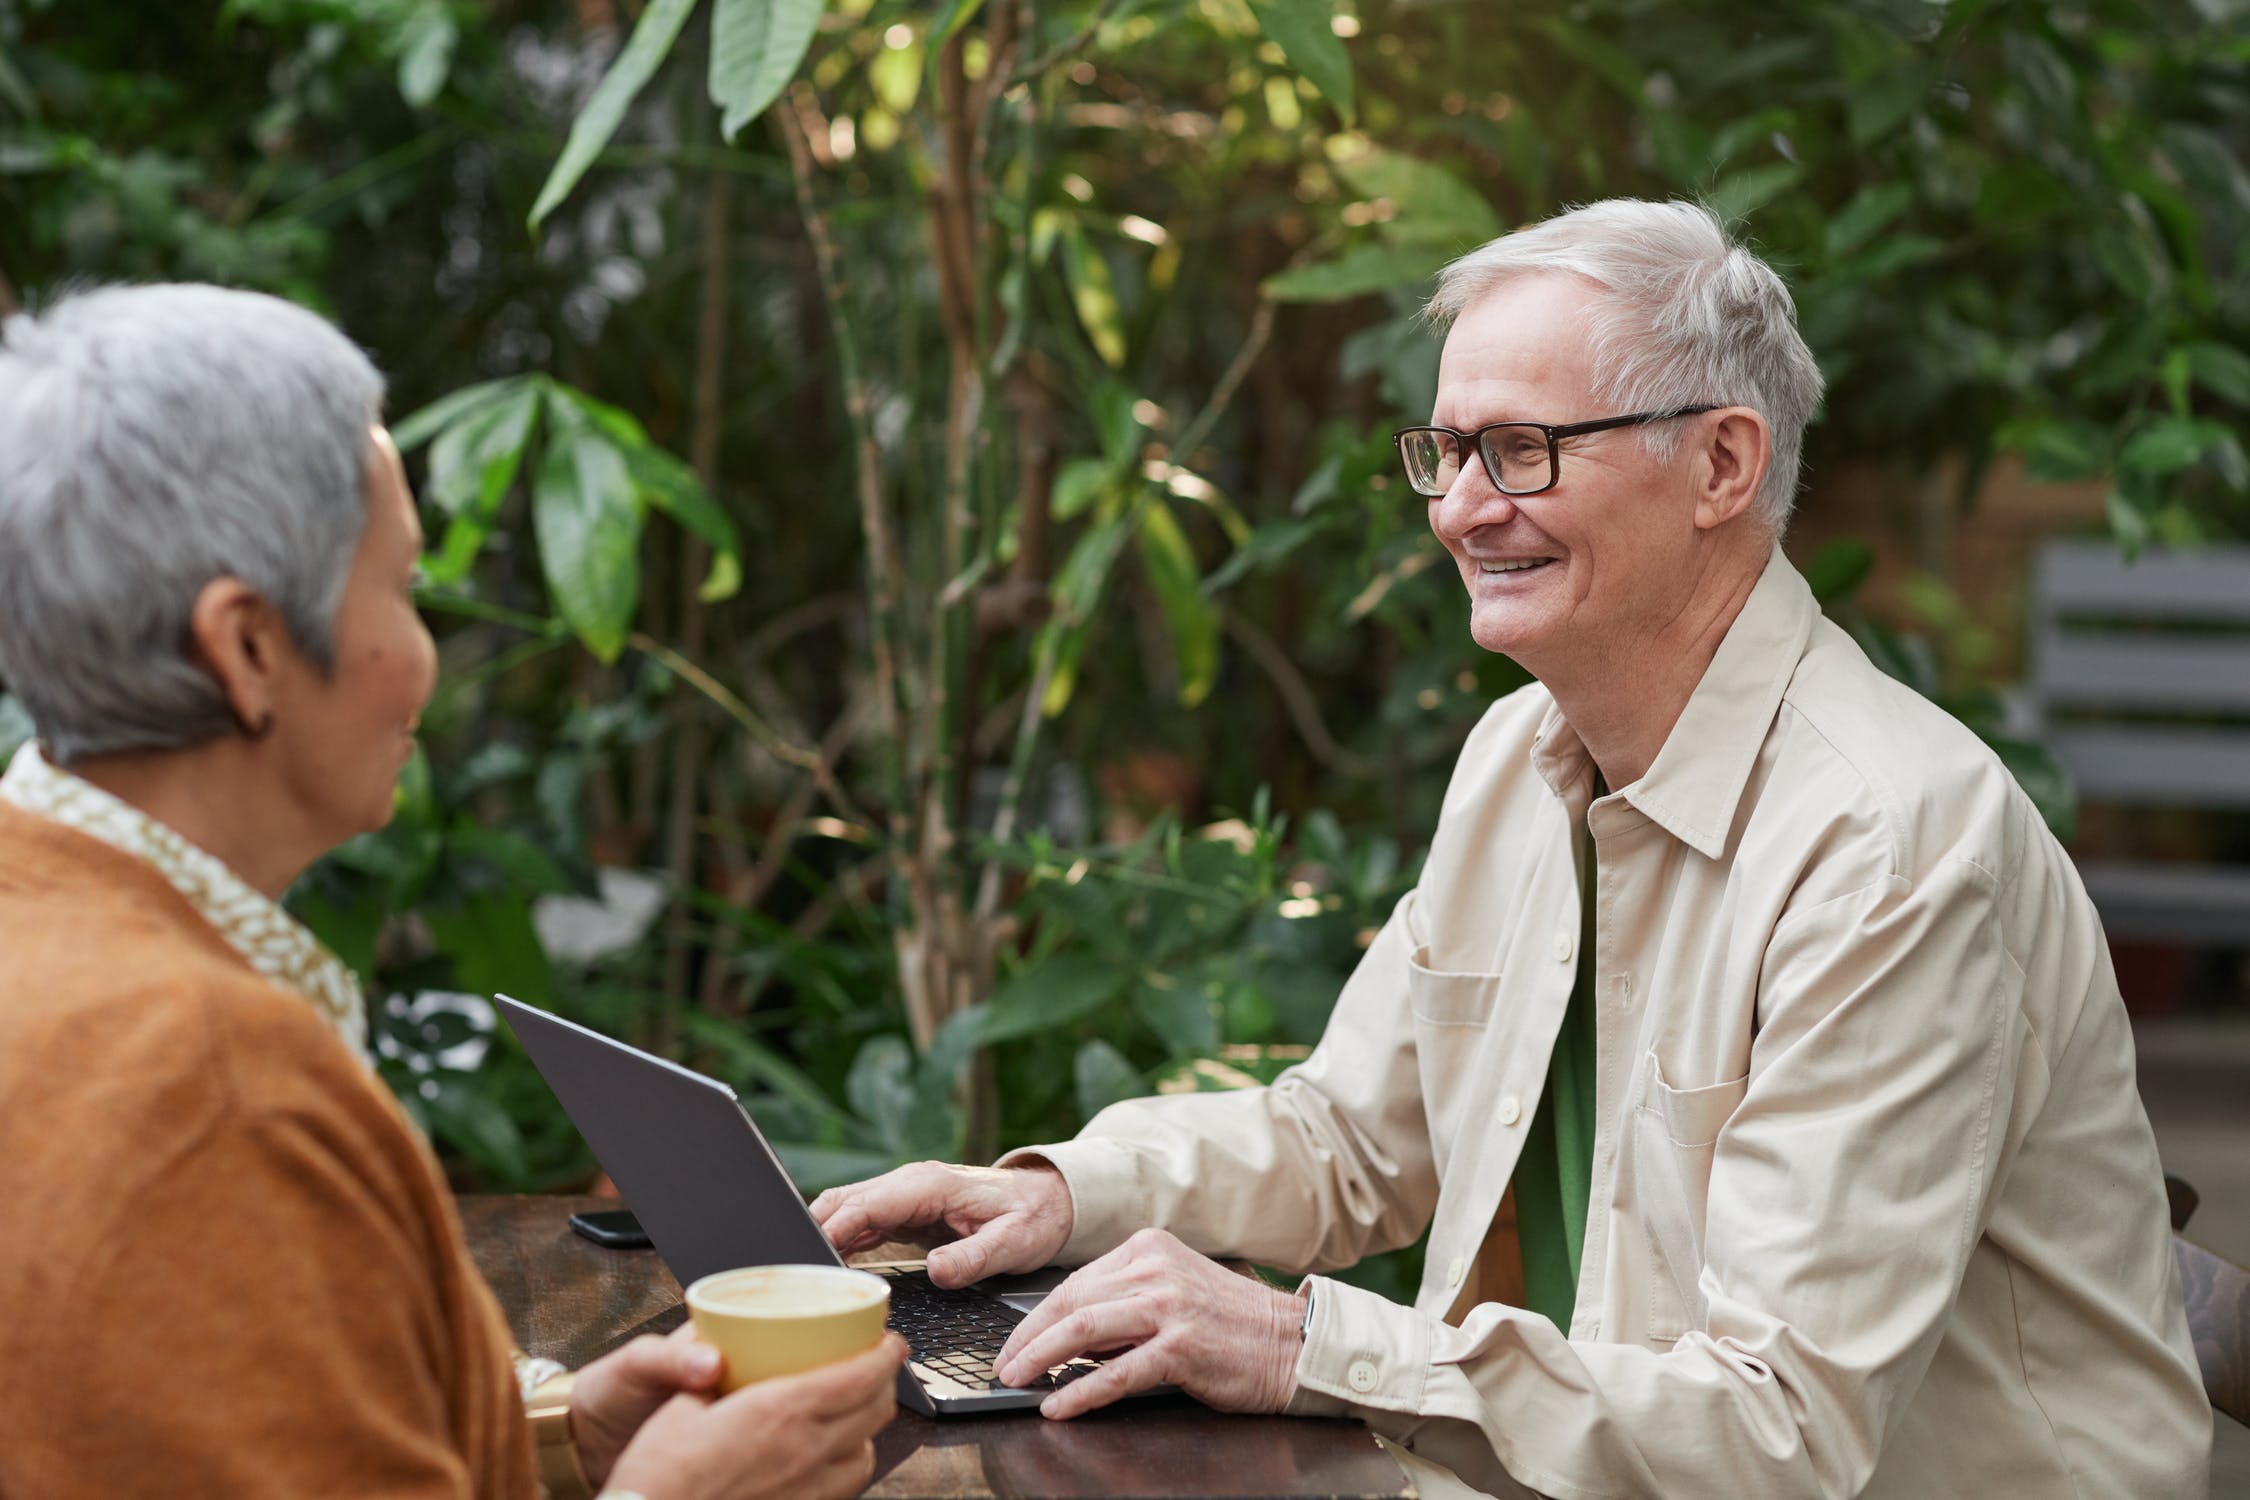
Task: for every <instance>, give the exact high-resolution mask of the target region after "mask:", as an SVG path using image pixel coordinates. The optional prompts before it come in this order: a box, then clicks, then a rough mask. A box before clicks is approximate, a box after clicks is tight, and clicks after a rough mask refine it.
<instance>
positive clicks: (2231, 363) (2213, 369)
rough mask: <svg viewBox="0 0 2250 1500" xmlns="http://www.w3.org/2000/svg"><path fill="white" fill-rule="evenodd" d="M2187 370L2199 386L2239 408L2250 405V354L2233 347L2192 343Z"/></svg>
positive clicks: (2188, 352)
mask: <svg viewBox="0 0 2250 1500" xmlns="http://www.w3.org/2000/svg"><path fill="white" fill-rule="evenodd" d="M2186 355H2187V367H2188V371H2189V373H2190V374H2192V375H2193V376H2194V377H2195V379H2196V381H2197V383H2198V384H2200V385H2202V386H2203V387H2204V388H2205V389H2206V390H2209V391H2211V392H2212V393H2214V394H2215V395H2217V396H2218V397H2219V398H2220V399H2222V400H2225V401H2231V402H2233V403H2234V404H2235V405H2236V406H2250V354H2245V353H2243V352H2242V351H2241V350H2240V349H2237V348H2235V347H2234V346H2233V345H2231V344H2213V343H2200V344H2190V345H2188V346H2187V349H2186Z"/></svg>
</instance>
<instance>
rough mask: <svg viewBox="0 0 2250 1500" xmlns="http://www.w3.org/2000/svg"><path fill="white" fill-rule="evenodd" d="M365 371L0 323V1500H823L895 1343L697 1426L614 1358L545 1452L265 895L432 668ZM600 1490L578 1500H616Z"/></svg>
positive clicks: (403, 750) (396, 751)
mask: <svg viewBox="0 0 2250 1500" xmlns="http://www.w3.org/2000/svg"><path fill="white" fill-rule="evenodd" d="M382 394H383V385H382V380H381V378H380V377H379V376H378V375H377V373H376V371H375V370H374V368H373V367H372V366H371V365H370V364H369V363H368V361H367V359H366V357H365V356H364V355H362V354H361V353H360V351H359V350H358V349H356V348H355V347H353V345H352V344H351V343H350V342H349V341H348V340H347V339H345V338H344V337H343V336H342V335H341V334H339V333H338V332H336V330H334V329H333V328H331V327H329V326H328V325H327V324H326V323H324V322H323V321H321V320H320V319H319V318H317V317H315V316H313V315H312V314H311V313H308V312H305V311H303V310H302V309H299V308H296V307H293V306H291V305H290V304H288V303H285V302H281V301H278V300H276V299H273V298H270V297H264V296H258V295H254V294H250V293H244V292H232V291H223V290H220V289H218V288H214V287H197V286H151V287H139V288H121V289H110V290H102V291H95V292H90V293H87V294H84V295H80V296H77V297H74V298H71V299H70V300H68V301H65V302H63V303H61V304H59V305H58V306H56V307H55V308H54V309H53V310H52V311H51V312H49V313H47V314H46V315H44V316H42V317H38V318H32V317H29V316H21V317H17V318H14V319H11V320H9V322H8V323H7V324H6V325H5V329H4V338H0V674H4V675H5V677H6V679H7V682H8V684H9V686H10V687H11V688H13V690H14V691H15V692H16V693H17V694H18V695H19V696H20V697H21V698H22V700H23V702H24V703H25V704H26V705H27V706H28V708H29V709H30V711H31V716H32V719H33V722H34V723H35V724H36V726H37V728H38V740H37V742H36V743H35V744H31V745H26V746H25V747H24V748H23V749H22V750H21V751H20V752H18V754H17V755H16V757H15V759H14V760H13V762H12V763H11V764H10V765H9V766H8V769H7V772H6V775H5V777H4V778H0V955H5V961H4V963H0V1201H5V1202H7V1203H9V1204H11V1205H13V1210H14V1211H13V1213H12V1215H11V1224H10V1227H9V1232H8V1234H7V1236H6V1240H5V1244H4V1245H0V1371H5V1372H6V1376H7V1386H8V1394H7V1397H6V1399H5V1400H4V1401H0V1494H6V1495H21V1496H26V1497H28V1496H33V1495H36V1496H40V1497H42V1500H71V1497H78V1496H87V1497H93V1496H100V1497H105V1500H107V1497H117V1496H127V1495H140V1494H159V1493H161V1494H165V1495H225V1496H229V1497H233V1500H246V1497H247V1500H254V1497H260V1496H274V1497H283V1496H288V1497H299V1496H307V1495H315V1494H318V1495H378V1494H379V1495H383V1496H386V1497H393V1500H396V1497H405V1496H431V1497H436V1496H466V1495H476V1496H492V1497H510V1500H531V1497H534V1496H536V1495H537V1494H538V1493H539V1492H540V1488H541V1485H542V1482H544V1483H545V1484H546V1485H547V1486H548V1487H549V1489H550V1491H551V1492H552V1493H555V1494H558V1495H559V1494H563V1493H567V1492H570V1491H573V1490H575V1491H576V1492H577V1493H579V1494H581V1495H584V1494H587V1493H591V1492H592V1491H594V1490H602V1491H603V1493H605V1494H610V1495H616V1496H624V1495H627V1494H635V1495H642V1496H646V1497H648V1500H704V1497H712V1500H717V1497H773V1500H782V1497H787V1500H805V1497H830V1496H843V1495H846V1494H851V1493H855V1492H856V1491H857V1490H858V1489H859V1488H860V1486H861V1485H862V1484H864V1483H865V1481H866V1477H867V1473H868V1466H869V1464H870V1463H871V1453H870V1448H869V1440H870V1438H871V1437H872V1435H873V1434H874V1432H875V1431H876V1429H877V1428H879V1427H880V1426H881V1425H882V1424H883V1422H884V1421H885V1420H886V1419H887V1417H888V1416H889V1414H890V1412H891V1410H892V1397H891V1391H892V1379H893V1375H894V1372H895V1371H896V1369H897V1366H898V1363H899V1360H900V1358H901V1355H902V1352H903V1351H902V1350H901V1349H900V1348H898V1347H895V1340H894V1341H892V1343H891V1344H886V1346H885V1347H883V1348H881V1349H878V1350H876V1351H873V1352H872V1353H870V1354H868V1355H866V1356H863V1357H861V1358H859V1359H857V1360H854V1361H851V1362H848V1363H845V1364H840V1365H836V1366H833V1367H831V1368H829V1369H827V1370H824V1371H820V1372H816V1373H814V1374H812V1375H809V1376H804V1377H799V1378H796V1379H794V1380H783V1381H773V1382H768V1383H765V1384H762V1385H757V1386H751V1387H748V1388H746V1389H745V1390H743V1391H740V1392H738V1393H736V1394H735V1395H733V1396H730V1397H726V1398H724V1399H718V1400H714V1399H712V1398H711V1397H710V1396H709V1395H708V1394H706V1393H707V1392H709V1391H710V1390H711V1388H712V1386H713V1385H714V1383H715V1380H716V1375H717V1357H716V1355H715V1353H714V1352H713V1351H711V1350H709V1349H707V1348H705V1347H703V1346H702V1345H699V1344H697V1343H695V1342H693V1341H692V1340H690V1339H687V1338H675V1339H670V1340H664V1339H653V1338H651V1339H643V1340H641V1341H638V1342H637V1343H635V1344H633V1345H630V1346H628V1347H627V1348H625V1349H622V1350H620V1351H618V1352H617V1353H615V1354H613V1355H611V1356H609V1357H608V1358H606V1359H604V1360H601V1361H599V1362H597V1363H595V1364H593V1365H591V1366H589V1367H588V1368H587V1369H585V1370H584V1371H581V1372H579V1374H578V1376H577V1379H576V1383H575V1388H574V1389H573V1390H572V1391H571V1393H570V1395H569V1397H568V1400H567V1404H565V1403H563V1402H558V1401H554V1400H552V1399H551V1394H552V1391H553V1389H554V1384H555V1383H554V1382H552V1381H550V1382H548V1390H549V1394H550V1399H548V1400H546V1401H544V1402H543V1403H542V1404H543V1405H544V1406H546V1407H550V1408H553V1409H554V1410H555V1411H556V1414H557V1415H556V1418H555V1420H554V1423H553V1430H552V1431H550V1432H548V1433H543V1434H542V1435H541V1436H540V1437H539V1439H538V1441H537V1443H536V1444H535V1442H534V1437H533V1434H532V1432H531V1430H530V1426H529V1424H528V1423H527V1420H526V1416H525V1407H524V1400H525V1392H524V1391H523V1389H522V1388H521V1385H520V1384H519V1382H522V1383H525V1384H528V1383H530V1382H531V1381H532V1380H533V1379H536V1378H537V1377H538V1376H539V1375H540V1374H541V1373H542V1372H538V1371H536V1370H534V1371H531V1372H530V1373H529V1375H526V1373H525V1372H524V1371H523V1370H522V1369H521V1368H520V1364H522V1363H528V1362H519V1368H517V1369H511V1350H510V1346H509V1341H508V1334H507V1330H506V1328H505V1327H504V1325H503V1324H502V1322H501V1319H500V1316H499V1310H498V1308H497V1306H496V1304H495V1303H494V1301H493V1299H492V1296H491V1293H490V1292H489V1291H488V1290H487V1289H486V1288H485V1286H484V1285H483V1284H482V1283H481V1282H480V1281H479V1280H478V1278H477V1274H476V1271H475V1269H474V1268H473V1266H472V1265H471V1263H470V1260H469V1257H468V1254H467V1251H466V1249H465V1248H464V1246H463V1244H462V1239H461V1230H460V1225H459V1223H458V1221H457V1219H456V1217H455V1214H454V1210H453V1205H452V1201H451V1199H450V1197H449V1196H448V1194H447V1192H446V1187H445V1181H444V1178H443V1177H442V1176H441V1175H440V1173H439V1170H438V1166H437V1163H436V1161H435V1160H434V1159H433V1158H432V1156H431V1154H430V1151H429V1148H428V1146H427V1145H426V1144H425V1143H424V1142H423V1141H422V1139H421V1138H420V1137H419V1136H418V1135H417V1134H416V1133H415V1131H414V1129H413V1128H412V1127H411V1125H410V1124H409V1123H408V1121H407V1120H406V1117H405V1116H404V1115H403V1114H402V1113H401V1112H400V1110H399V1108H398V1106H397V1104H396V1103H395V1102H394V1101H393V1100H392V1098H391V1097H390V1095H389V1094H388V1093H387V1092H386V1091H385V1089H384V1088H383V1087H382V1085H381V1084H380V1083H379V1082H378V1081H377V1079H376V1077H375V1075H374V1073H373V1072H372V1071H371V1070H370V1068H369V1067H368V1064H367V1058H366V1020H365V1015H364V1012H363V1009H362V1002H361V997H360V994H359V991H358V989H357V987H356V985H355V984H354V982H353V979H352V975H351V973H350V972H349V971H348V970H347V969H346V968H345V967H344V966H343V965H342V964H341V963H340V962H338V960H337V959H336V958H335V957H334V956H333V955H332V954H330V953H328V952H327V951H326V950H325V949H323V948H322V947H321V945H320V943H319V942H318V941H317V940H315V939H314V938H313V936H312V935H311V934H310V933H309V932H307V931H306V930H305V929H304V928H303V927H301V926H299V925H298V924H297V923H296V922H295V921H294V920H292V919H291V918H290V917H289V916H288V915H287V914H286V913H285V912H284V911H283V910H282V908H281V907H280V906H279V905H278V904H277V902H278V899H279V898H280V896H281V894H282V892H283V891H285V890H286V889H287V888H288V886H289V885H290V883H291V882H292V881H294V880H295V879H296V878H297V876H298V875H299V874H300V873H302V872H303V870H304V869H305V868H306V866H308V865H309V864H311V863H312V862H313V861H314V860H315V859H317V858H318V857H319V856H320V855H321V854H322V853H323V852H324V851H326V850H327V849H329V848H331V847H332V846H334V845H336V844H338V843H340V842H342V841H343V840H345V839H347V838H350V837H352V836H353V835H355V834H359V833H362V832H365V831H367V830H370V829H374V828H378V827H380V826H382V824H383V823H384V822H385V821H386V819H387V818H388V817H389V815H390V810H391V803H392V788H393V781H394V778H395V777H396V776H397V774H398V771H399V768H400V767H401V765H402V764H403V763H404V762H405V760H406V758H407V755H408V753H409V750H410V748H411V746H412V743H413V734H414V728H415V721H416V716H417V715H418V714H419V713H420V711H421V708H422V705H423V703H424V702H425V700H427V698H428V697H429V694H430V690H431V684H432V679H433V676H434V665H435V658H434V653H433V651H432V647H431V643H430V637H429V635H428V633H427V632H426V631H425V630H424V629H423V627H422V624H421V621H420V620H419V619H417V618H416V615H415V611H414V604H413V598H412V592H411V591H412V586H413V577H414V569H415V562H416V559H417V557H418V555H419V553H420V550H421V543H422V538H421V530H420V527H419V525H418V523H417V521H416V517H415V510H414V505H413V501H412V498H411V496H410V494H409V492H408V490H407V486H406V480H405V476H404V474H403V472H402V471H401V469H400V466H399V459H398V452H397V450H396V448H394V447H393V446H392V444H391V441H390V437H389V434H388V433H386V432H385V431H384V430H383V428H382V426H381V425H380V423H379V422H378V420H377V416H376V413H377V409H378V406H379V404H380V401H381V398H382ZM605 1486H606V1488H605Z"/></svg>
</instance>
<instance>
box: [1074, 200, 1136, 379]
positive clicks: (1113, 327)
mask: <svg viewBox="0 0 2250 1500" xmlns="http://www.w3.org/2000/svg"><path fill="white" fill-rule="evenodd" d="M1063 275H1064V277H1065V279H1067V280H1068V281H1069V283H1070V302H1071V306H1073V307H1075V308H1076V309H1077V310H1078V321H1079V322H1080V323H1081V324H1082V325H1084V327H1085V329H1086V338H1087V341H1088V342H1089V343H1091V344H1092V345H1093V346H1094V352H1095V353H1096V354H1099V355H1100V356H1101V357H1102V363H1103V364H1106V365H1108V366H1109V367H1110V368H1111V369H1113V370H1114V369H1117V368H1119V367H1120V366H1122V365H1123V364H1124V363H1125V325H1124V322H1123V321H1122V320H1121V319H1120V318H1119V317H1118V313H1117V287H1116V284H1115V283H1114V282H1113V281H1112V280H1111V279H1110V274H1109V262H1108V261H1106V260H1104V259H1103V258H1102V252H1101V250H1100V249H1099V248H1098V247H1096V246H1095V245H1094V244H1092V243H1091V242H1090V241H1088V240H1087V238H1086V236H1085V234H1084V233H1083V232H1082V231H1081V230H1079V229H1078V228H1077V226H1075V225H1073V226H1072V227H1071V228H1070V229H1069V230H1068V231H1067V232H1066V233H1065V234H1064V235H1063Z"/></svg>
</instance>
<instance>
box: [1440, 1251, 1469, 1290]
mask: <svg viewBox="0 0 2250 1500" xmlns="http://www.w3.org/2000/svg"><path fill="white" fill-rule="evenodd" d="M1468 1274H1469V1263H1468V1262H1467V1261H1465V1260H1463V1259H1462V1258H1461V1257H1460V1256H1458V1255H1456V1256H1454V1257H1453V1259H1451V1260H1450V1261H1447V1262H1446V1265H1445V1284H1446V1285H1447V1286H1459V1285H1460V1284H1461V1278H1462V1277H1464V1276H1466V1275H1468Z"/></svg>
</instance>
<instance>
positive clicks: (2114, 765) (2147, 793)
mask: <svg viewBox="0 0 2250 1500" xmlns="http://www.w3.org/2000/svg"><path fill="white" fill-rule="evenodd" d="M2047 744H2048V747H2049V748H2050V749H2052V750H2053V751H2054V752H2055V755H2056V757H2057V758H2058V759H2060V760H2061V761H2062V763H2063V765H2064V766H2065V767H2066V768H2067V769H2068V770H2069V771H2070V774H2071V776H2072V777H2073V778H2075V779H2076V781H2077V783H2078V793H2079V795H2080V796H2081V797H2082V798H2084V799H2085V800H2086V801H2088V802H2111V803H2119V804H2123V805H2126V806H2133V807H2205V808H2220V807H2224V808H2235V809H2250V729H2186V728H2177V727H2173V726H2168V725H2160V724H2152V725H2141V726H2136V727H2133V728H2129V729H2127V728H2116V727H2109V726H2100V727H2095V726H2087V727H2075V726H2061V727H2057V728H2055V729H2052V730H2050V731H2048V734H2047Z"/></svg>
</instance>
